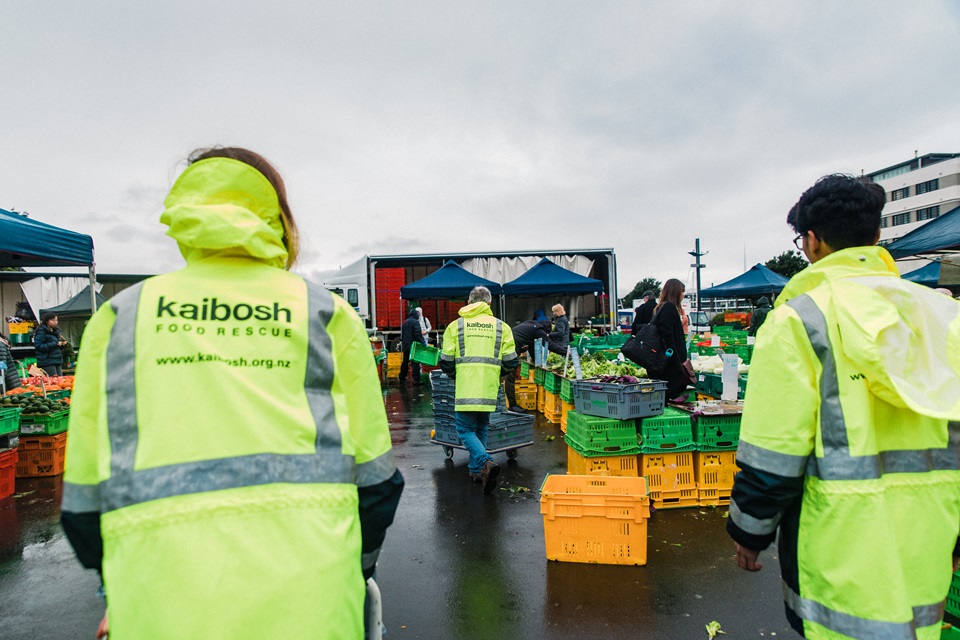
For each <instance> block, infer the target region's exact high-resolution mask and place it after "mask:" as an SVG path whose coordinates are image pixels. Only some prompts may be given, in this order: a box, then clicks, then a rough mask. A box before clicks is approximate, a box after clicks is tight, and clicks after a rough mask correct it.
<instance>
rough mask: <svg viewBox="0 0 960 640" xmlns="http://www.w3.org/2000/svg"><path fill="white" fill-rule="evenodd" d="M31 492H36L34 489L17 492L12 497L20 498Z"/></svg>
mask: <svg viewBox="0 0 960 640" xmlns="http://www.w3.org/2000/svg"><path fill="white" fill-rule="evenodd" d="M31 493H36V491H24V492H23V493H18V494H16V495H15V496H13V497H14V498H22V497H23V496H28V495H30V494H31Z"/></svg>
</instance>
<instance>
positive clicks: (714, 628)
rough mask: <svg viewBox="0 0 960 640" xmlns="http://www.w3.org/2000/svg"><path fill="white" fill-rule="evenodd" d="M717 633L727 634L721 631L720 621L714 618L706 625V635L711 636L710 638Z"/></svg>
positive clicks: (714, 636)
mask: <svg viewBox="0 0 960 640" xmlns="http://www.w3.org/2000/svg"><path fill="white" fill-rule="evenodd" d="M718 633H722V634H723V635H727V634H726V632H725V631H721V629H720V623H719V622H717V621H716V620H713V621H712V622H710V624H708V625H707V637H708V638H711V640H712V639H713V638H716V637H717V634H718Z"/></svg>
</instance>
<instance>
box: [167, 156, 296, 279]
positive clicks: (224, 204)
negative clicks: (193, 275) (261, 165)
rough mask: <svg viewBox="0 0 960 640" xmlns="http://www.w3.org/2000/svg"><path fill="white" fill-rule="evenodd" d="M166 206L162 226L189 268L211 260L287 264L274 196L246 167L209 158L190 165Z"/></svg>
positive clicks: (267, 183) (259, 176)
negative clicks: (193, 264) (250, 260)
mask: <svg viewBox="0 0 960 640" xmlns="http://www.w3.org/2000/svg"><path fill="white" fill-rule="evenodd" d="M164 205H165V207H166V209H165V210H164V212H163V214H161V216H160V222H162V223H163V224H165V225H167V226H168V227H169V229H168V230H167V235H168V236H170V237H171V238H173V239H175V240H176V241H177V245H178V246H179V247H180V253H181V254H183V257H184V258H185V259H186V261H187V262H188V263H191V262H195V261H197V260H202V259H204V258H209V257H212V256H224V257H251V258H255V259H258V260H262V261H264V262H266V263H268V264H270V265H273V266H276V267H280V268H282V267H283V266H284V264H285V263H286V260H287V249H286V247H285V246H284V244H283V225H282V224H281V222H280V202H279V200H278V198H277V192H276V190H275V189H274V188H273V185H272V184H270V181H269V180H267V179H266V177H264V175H263V174H262V173H260V172H259V171H257V170H256V169H254V168H253V167H251V166H250V165H248V164H246V163H244V162H240V161H239V160H233V159H231V158H208V159H206V160H200V161H199V162H195V163H193V164H192V165H190V166H189V167H187V169H186V170H185V171H184V172H183V173H182V174H180V177H179V178H178V179H177V181H176V183H174V185H173V188H172V189H171V190H170V195H168V196H167V199H166V200H164Z"/></svg>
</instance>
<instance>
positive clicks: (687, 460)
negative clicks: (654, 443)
mask: <svg viewBox="0 0 960 640" xmlns="http://www.w3.org/2000/svg"><path fill="white" fill-rule="evenodd" d="M694 453H696V452H695V451H681V452H679V453H667V452H657V453H641V454H640V475H642V476H644V477H645V478H646V479H647V483H648V484H649V485H650V493H651V494H652V493H657V492H663V491H667V492H674V491H685V490H688V489H692V490H693V498H694V501H696V499H697V492H696V489H697V483H696V480H695V479H694V475H693V454H694Z"/></svg>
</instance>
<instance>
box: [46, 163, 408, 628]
mask: <svg viewBox="0 0 960 640" xmlns="http://www.w3.org/2000/svg"><path fill="white" fill-rule="evenodd" d="M164 204H165V206H166V208H165V210H164V212H163V214H162V215H161V217H160V221H161V222H162V223H164V224H166V225H167V226H168V227H169V230H168V231H167V234H168V235H170V236H171V237H173V238H174V239H175V240H176V241H177V244H178V246H179V248H180V251H181V253H182V254H183V256H184V258H185V259H186V263H187V264H186V266H185V267H183V268H182V269H180V270H178V271H174V272H172V273H167V274H163V275H159V276H154V277H152V278H148V279H147V280H144V281H143V282H141V283H138V284H137V285H134V286H133V287H130V288H129V289H125V290H124V291H121V292H120V293H119V294H117V295H116V296H114V297H113V298H111V299H110V301H109V302H108V303H107V304H105V305H103V306H102V307H101V308H100V309H99V311H97V313H96V314H95V315H94V316H93V319H92V320H90V323H89V324H88V325H87V328H86V331H85V332H84V335H83V349H82V350H81V351H80V362H79V364H78V367H77V379H76V386H75V387H74V390H73V406H72V408H71V411H70V425H69V427H70V439H69V441H68V443H67V454H66V456H67V460H68V462H67V465H66V475H65V477H64V489H63V505H62V509H63V513H62V516H61V522H62V523H63V528H64V531H65V532H66V534H67V537H68V539H69V540H70V543H71V545H73V548H74V550H75V551H76V554H77V557H78V558H79V560H80V561H81V562H82V563H83V564H84V565H85V566H86V567H89V568H94V569H97V570H100V571H101V572H102V575H103V582H104V586H105V589H106V598H107V614H108V620H109V626H110V637H111V638H112V639H113V640H124V639H126V638H136V639H137V640H167V639H172V638H303V639H306V638H311V639H316V638H326V639H333V638H337V639H339V638H351V639H356V638H361V637H363V633H364V600H365V597H366V593H367V588H366V587H365V582H366V579H367V578H369V577H370V576H371V575H372V574H373V571H374V569H375V566H376V561H377V557H378V554H379V552H380V546H381V544H382V543H383V540H384V536H385V534H386V529H387V527H388V526H389V525H390V523H391V522H392V521H393V516H394V512H395V510H396V508H397V503H398V502H399V499H400V494H401V491H402V489H403V477H402V476H401V475H400V472H399V471H398V470H397V468H396V465H395V464H394V458H393V450H392V447H391V443H390V431H389V428H388V426H387V415H386V411H385V409H384V406H383V400H382V396H381V390H380V383H379V381H378V380H377V372H376V369H375V367H374V362H373V358H371V357H370V342H369V340H368V338H367V333H366V330H365V329H364V327H363V323H362V321H361V320H360V318H359V316H358V315H357V314H356V312H355V311H354V310H353V308H352V307H351V306H350V305H349V304H348V303H347V302H346V301H344V300H343V299H342V298H340V297H339V296H337V295H335V294H332V293H330V292H329V291H327V290H326V289H324V288H323V287H320V286H317V285H315V284H312V283H310V282H308V281H306V280H304V279H303V278H301V277H300V276H298V275H295V274H294V273H292V272H291V271H289V269H290V267H291V266H292V265H293V263H294V261H295V259H296V256H297V247H298V243H297V228H296V226H295V224H294V221H293V218H292V216H291V213H290V209H289V207H288V205H287V198H286V192H285V189H284V185H283V180H282V179H281V177H280V174H279V173H278V172H277V170H276V169H274V167H273V166H272V165H271V164H270V163H269V162H267V161H266V160H265V159H264V158H263V157H262V156H260V155H258V154H256V153H253V152H252V151H248V150H246V149H240V148H236V147H234V148H215V149H209V150H202V151H199V152H195V153H194V154H193V155H192V157H191V159H190V165H189V166H188V167H187V168H186V169H185V170H184V171H183V173H182V174H181V175H180V177H179V178H178V179H177V181H176V183H175V184H174V185H173V188H172V189H171V191H170V194H169V195H168V196H167V198H166V200H165V202H164ZM373 631H374V634H375V636H378V635H379V629H374V630H373ZM82 635H83V634H82V633H81V632H80V631H79V630H78V632H77V635H76V636H75V637H82Z"/></svg>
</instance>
